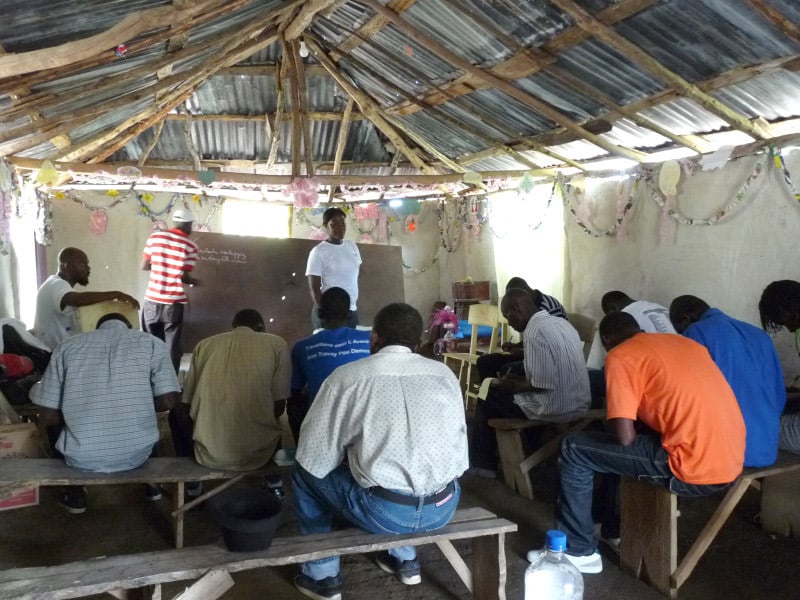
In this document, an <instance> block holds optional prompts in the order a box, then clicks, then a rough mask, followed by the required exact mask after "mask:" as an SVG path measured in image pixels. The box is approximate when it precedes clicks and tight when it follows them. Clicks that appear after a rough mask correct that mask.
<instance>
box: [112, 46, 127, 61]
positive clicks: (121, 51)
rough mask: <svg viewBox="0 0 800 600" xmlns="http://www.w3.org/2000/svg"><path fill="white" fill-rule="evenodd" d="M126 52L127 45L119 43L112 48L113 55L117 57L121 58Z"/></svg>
mask: <svg viewBox="0 0 800 600" xmlns="http://www.w3.org/2000/svg"><path fill="white" fill-rule="evenodd" d="M127 53H128V47H127V46H126V45H125V44H120V45H119V46H117V47H116V48H114V56H117V57H118V58H122V57H123V56H125V55H126V54H127Z"/></svg>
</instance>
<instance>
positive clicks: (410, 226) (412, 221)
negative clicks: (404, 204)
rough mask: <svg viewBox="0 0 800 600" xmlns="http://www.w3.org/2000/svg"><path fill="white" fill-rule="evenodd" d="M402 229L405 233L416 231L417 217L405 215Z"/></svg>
mask: <svg viewBox="0 0 800 600" xmlns="http://www.w3.org/2000/svg"><path fill="white" fill-rule="evenodd" d="M403 229H404V230H405V231H406V233H416V231H417V219H416V218H415V217H414V215H408V216H407V217H406V222H405V224H404V226H403Z"/></svg>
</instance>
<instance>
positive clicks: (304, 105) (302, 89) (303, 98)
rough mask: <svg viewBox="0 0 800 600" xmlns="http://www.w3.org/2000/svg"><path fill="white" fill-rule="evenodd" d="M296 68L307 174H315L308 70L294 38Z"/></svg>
mask: <svg viewBox="0 0 800 600" xmlns="http://www.w3.org/2000/svg"><path fill="white" fill-rule="evenodd" d="M289 45H290V47H291V50H292V56H294V68H295V71H296V72H297V95H298V97H299V98H300V118H301V119H302V121H301V122H302V124H303V152H304V156H305V159H306V175H308V176H309V177H313V176H314V143H313V140H312V139H311V126H310V125H309V122H308V92H307V89H306V72H305V64H304V63H303V57H302V56H300V42H299V40H297V39H294V40H292V41H291V42H290V44H289Z"/></svg>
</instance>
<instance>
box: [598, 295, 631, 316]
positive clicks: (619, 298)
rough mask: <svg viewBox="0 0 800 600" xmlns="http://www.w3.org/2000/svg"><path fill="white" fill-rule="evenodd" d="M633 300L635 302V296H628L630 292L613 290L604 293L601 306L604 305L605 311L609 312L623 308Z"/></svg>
mask: <svg viewBox="0 0 800 600" xmlns="http://www.w3.org/2000/svg"><path fill="white" fill-rule="evenodd" d="M631 302H633V298H631V297H630V296H628V294H626V293H625V292H620V291H619V290H613V291H611V292H606V293H605V294H603V298H602V299H601V300H600V306H602V307H603V312H604V313H605V314H608V313H611V312H616V311H619V310H622V309H623V308H625V307H626V306H628V304H630V303H631Z"/></svg>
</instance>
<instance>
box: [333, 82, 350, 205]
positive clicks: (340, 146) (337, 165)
mask: <svg viewBox="0 0 800 600" xmlns="http://www.w3.org/2000/svg"><path fill="white" fill-rule="evenodd" d="M354 105H355V100H353V97H352V96H350V98H349V99H348V100H347V106H345V108H344V118H343V119H342V124H341V125H340V126H339V137H338V139H337V140H336V153H335V154H334V156H333V169H332V171H331V175H338V174H339V171H340V170H341V168H342V157H343V156H344V149H345V146H347V134H348V132H349V131H350V118H351V117H352V115H353V106H354ZM335 191H336V186H333V185H332V186H331V187H330V189H329V190H328V202H333V194H334V192H335Z"/></svg>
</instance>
